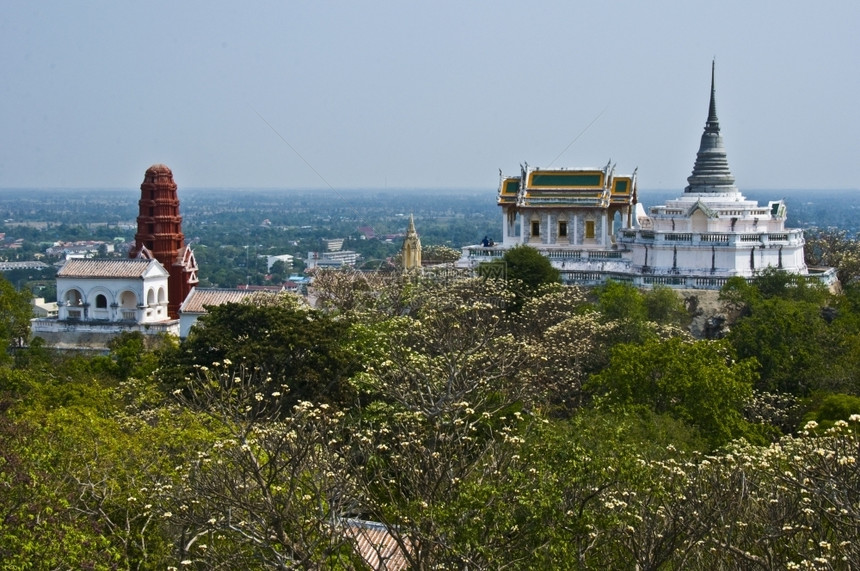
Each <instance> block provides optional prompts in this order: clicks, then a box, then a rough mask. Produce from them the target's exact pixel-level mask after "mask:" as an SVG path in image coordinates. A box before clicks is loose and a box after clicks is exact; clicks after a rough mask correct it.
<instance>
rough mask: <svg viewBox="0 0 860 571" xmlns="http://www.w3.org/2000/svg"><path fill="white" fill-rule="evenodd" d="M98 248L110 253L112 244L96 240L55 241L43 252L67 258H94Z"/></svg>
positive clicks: (112, 247)
mask: <svg viewBox="0 0 860 571" xmlns="http://www.w3.org/2000/svg"><path fill="white" fill-rule="evenodd" d="M100 250H101V251H102V252H104V253H105V254H110V253H112V252H113V251H114V245H113V244H112V243H108V242H101V241H97V240H78V241H76V242H57V243H55V244H54V245H53V246H51V247H50V248H48V249H46V250H45V254H47V255H48V256H55V257H59V258H63V259H65V260H68V259H71V258H94V257H96V256H98V255H99V253H100Z"/></svg>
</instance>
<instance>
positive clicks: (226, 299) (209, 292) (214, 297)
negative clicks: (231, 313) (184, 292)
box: [179, 288, 255, 313]
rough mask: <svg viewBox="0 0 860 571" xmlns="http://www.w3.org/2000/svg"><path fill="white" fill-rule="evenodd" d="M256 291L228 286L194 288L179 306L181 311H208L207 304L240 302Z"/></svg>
mask: <svg viewBox="0 0 860 571" xmlns="http://www.w3.org/2000/svg"><path fill="white" fill-rule="evenodd" d="M254 293H255V292H253V291H248V290H241V289H228V288H204V289H200V288H194V289H193V290H191V293H190V294H188V297H187V298H185V301H184V302H183V303H182V305H181V306H180V307H179V312H180V313H206V310H205V309H204V308H203V306H205V305H223V304H225V303H239V302H240V301H242V300H243V299H245V298H246V297H248V296H251V295H254Z"/></svg>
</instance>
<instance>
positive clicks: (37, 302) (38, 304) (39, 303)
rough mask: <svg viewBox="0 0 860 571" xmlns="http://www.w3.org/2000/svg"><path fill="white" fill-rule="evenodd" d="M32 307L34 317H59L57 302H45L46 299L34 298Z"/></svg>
mask: <svg viewBox="0 0 860 571" xmlns="http://www.w3.org/2000/svg"><path fill="white" fill-rule="evenodd" d="M30 305H31V306H32V307H33V317H57V314H58V311H59V309H58V306H57V302H56V301H45V298H44V297H34V298H33V299H31V300H30Z"/></svg>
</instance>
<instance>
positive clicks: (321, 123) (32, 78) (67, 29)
mask: <svg viewBox="0 0 860 571" xmlns="http://www.w3.org/2000/svg"><path fill="white" fill-rule="evenodd" d="M858 25H860V2H857V1H856V0H850V1H841V0H839V1H826V0H825V1H823V2H810V1H808V0H806V1H804V2H800V1H797V0H781V1H769V0H759V1H754V2H752V1H749V0H743V1H734V0H725V1H721V2H713V1H709V2H700V1H698V0H683V1H681V0H679V1H662V0H651V1H648V2H643V1H641V0H619V1H607V2H597V1H596V0H595V1H588V2H586V1H574V0H545V1H544V0H530V1H528V2H513V1H508V0H489V1H471V0H455V1H448V0H433V1H432V2H430V1H425V2H421V1H406V0H399V1H394V0H392V1H383V0H377V1H374V2H363V1H359V0H351V1H327V0H315V1H304V0H282V1H272V2H266V1H260V2H254V1H251V2H242V3H240V2H236V1H235V0H231V1H226V0H206V1H176V0H173V1H171V2H162V1H160V0H147V1H146V2H124V1H117V0H110V1H100V0H87V1H81V2H69V1H67V0H40V1H38V2H28V1H26V0H20V1H19V0H9V1H7V2H4V8H3V13H2V18H0V189H3V188H118V189H129V188H137V187H139V185H140V183H141V182H142V180H143V175H144V172H145V171H146V169H147V168H148V167H149V166H150V165H151V164H154V163H165V164H167V165H168V166H170V167H171V169H172V170H173V174H174V179H175V180H176V182H177V184H178V185H179V187H180V189H181V188H182V187H189V188H237V189H242V188H284V189H315V188H320V189H325V188H335V189H350V188H378V189H382V188H385V189H393V190H397V189H415V188H417V189H433V188H437V189H447V188H450V189H482V188H486V189H488V191H489V192H495V190H496V189H497V187H498V181H499V174H498V173H499V169H501V170H502V171H503V172H504V173H505V174H517V173H519V165H520V163H523V162H527V163H528V164H530V165H533V166H538V167H542V168H549V167H602V166H603V165H605V164H606V163H607V162H609V161H610V160H611V161H612V162H614V163H615V164H616V169H617V172H620V173H629V172H632V171H633V169H636V168H638V176H639V187H640V189H678V190H679V191H681V190H682V189H683V188H684V186H685V185H686V178H687V177H688V176H689V175H690V173H691V171H692V167H693V163H694V161H695V155H696V151H697V149H698V145H699V139H700V137H701V133H702V129H703V127H704V124H705V119H706V118H707V110H708V97H709V93H710V74H711V62H712V60H715V61H716V93H717V111H718V115H719V118H720V124H721V127H722V134H723V138H724V141H725V145H726V150H727V154H728V159H729V165H730V167H731V170H732V172H733V174H734V175H735V178H736V179H737V184H738V186H739V188H740V189H741V190H742V191H743V190H744V189H745V188H746V189H858V188H860V160H858V159H860V144H858V141H860V138H858V135H860V97H858V94H860V65H858V64H860V34H858V33H857V31H856V30H857V28H858Z"/></svg>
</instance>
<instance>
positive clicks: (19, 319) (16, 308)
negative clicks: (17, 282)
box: [0, 277, 33, 363]
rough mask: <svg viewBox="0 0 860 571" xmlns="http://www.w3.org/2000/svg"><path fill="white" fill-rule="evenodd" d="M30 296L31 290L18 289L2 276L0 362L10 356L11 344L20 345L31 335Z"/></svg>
mask: <svg viewBox="0 0 860 571" xmlns="http://www.w3.org/2000/svg"><path fill="white" fill-rule="evenodd" d="M30 297H31V296H30V292H29V291H18V290H16V289H15V287H14V286H13V285H12V284H11V283H9V282H8V281H6V280H5V279H3V278H2V277H0V347H2V351H0V363H2V362H3V361H5V360H6V359H7V358H8V356H7V354H6V349H7V348H8V347H9V346H10V345H12V344H15V345H20V344H22V343H23V342H26V341H27V339H28V338H29V336H30V319H31V318H32V317H33V310H32V307H31V306H30Z"/></svg>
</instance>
